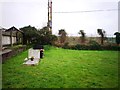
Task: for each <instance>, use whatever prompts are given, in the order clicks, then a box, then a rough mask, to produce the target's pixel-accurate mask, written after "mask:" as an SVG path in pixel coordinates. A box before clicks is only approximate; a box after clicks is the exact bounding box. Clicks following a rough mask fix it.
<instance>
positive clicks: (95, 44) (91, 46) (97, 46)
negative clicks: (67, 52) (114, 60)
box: [89, 40, 102, 50]
mask: <svg viewBox="0 0 120 90" xmlns="http://www.w3.org/2000/svg"><path fill="white" fill-rule="evenodd" d="M89 49H90V50H101V49H102V48H101V45H100V44H99V43H98V42H96V41H94V40H91V41H90V42H89Z"/></svg>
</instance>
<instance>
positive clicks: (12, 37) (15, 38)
mask: <svg viewBox="0 0 120 90" xmlns="http://www.w3.org/2000/svg"><path fill="white" fill-rule="evenodd" d="M0 32H1V36H0V38H1V44H2V46H5V45H11V46H12V45H13V44H18V43H22V33H23V32H22V31H21V30H19V29H17V28H16V27H14V26H13V27H11V28H9V29H5V28H2V27H0Z"/></svg>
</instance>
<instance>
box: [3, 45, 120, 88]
mask: <svg viewBox="0 0 120 90" xmlns="http://www.w3.org/2000/svg"><path fill="white" fill-rule="evenodd" d="M44 49H45V51H44V57H43V58H42V59H40V61H39V63H38V65H34V66H28V65H24V64H23V63H24V62H25V61H24V60H25V58H26V57H28V54H29V49H28V50H25V51H23V52H21V53H19V54H18V55H16V56H14V57H11V58H9V59H8V60H6V62H5V63H3V64H2V70H3V71H2V75H3V79H2V86H3V88H116V87H118V51H106V50H104V51H97V50H94V51H92V50H69V49H62V48H58V47H54V46H49V45H46V46H45V47H44Z"/></svg>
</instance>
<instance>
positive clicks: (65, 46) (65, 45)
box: [62, 42, 70, 49]
mask: <svg viewBox="0 0 120 90" xmlns="http://www.w3.org/2000/svg"><path fill="white" fill-rule="evenodd" d="M68 44H69V43H68V42H66V43H64V45H63V46H62V48H64V49H70V47H69V45H68Z"/></svg>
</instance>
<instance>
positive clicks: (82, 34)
mask: <svg viewBox="0 0 120 90" xmlns="http://www.w3.org/2000/svg"><path fill="white" fill-rule="evenodd" d="M78 34H80V35H81V37H80V38H81V43H84V42H85V34H86V33H85V32H84V30H80V31H79V32H78Z"/></svg>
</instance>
